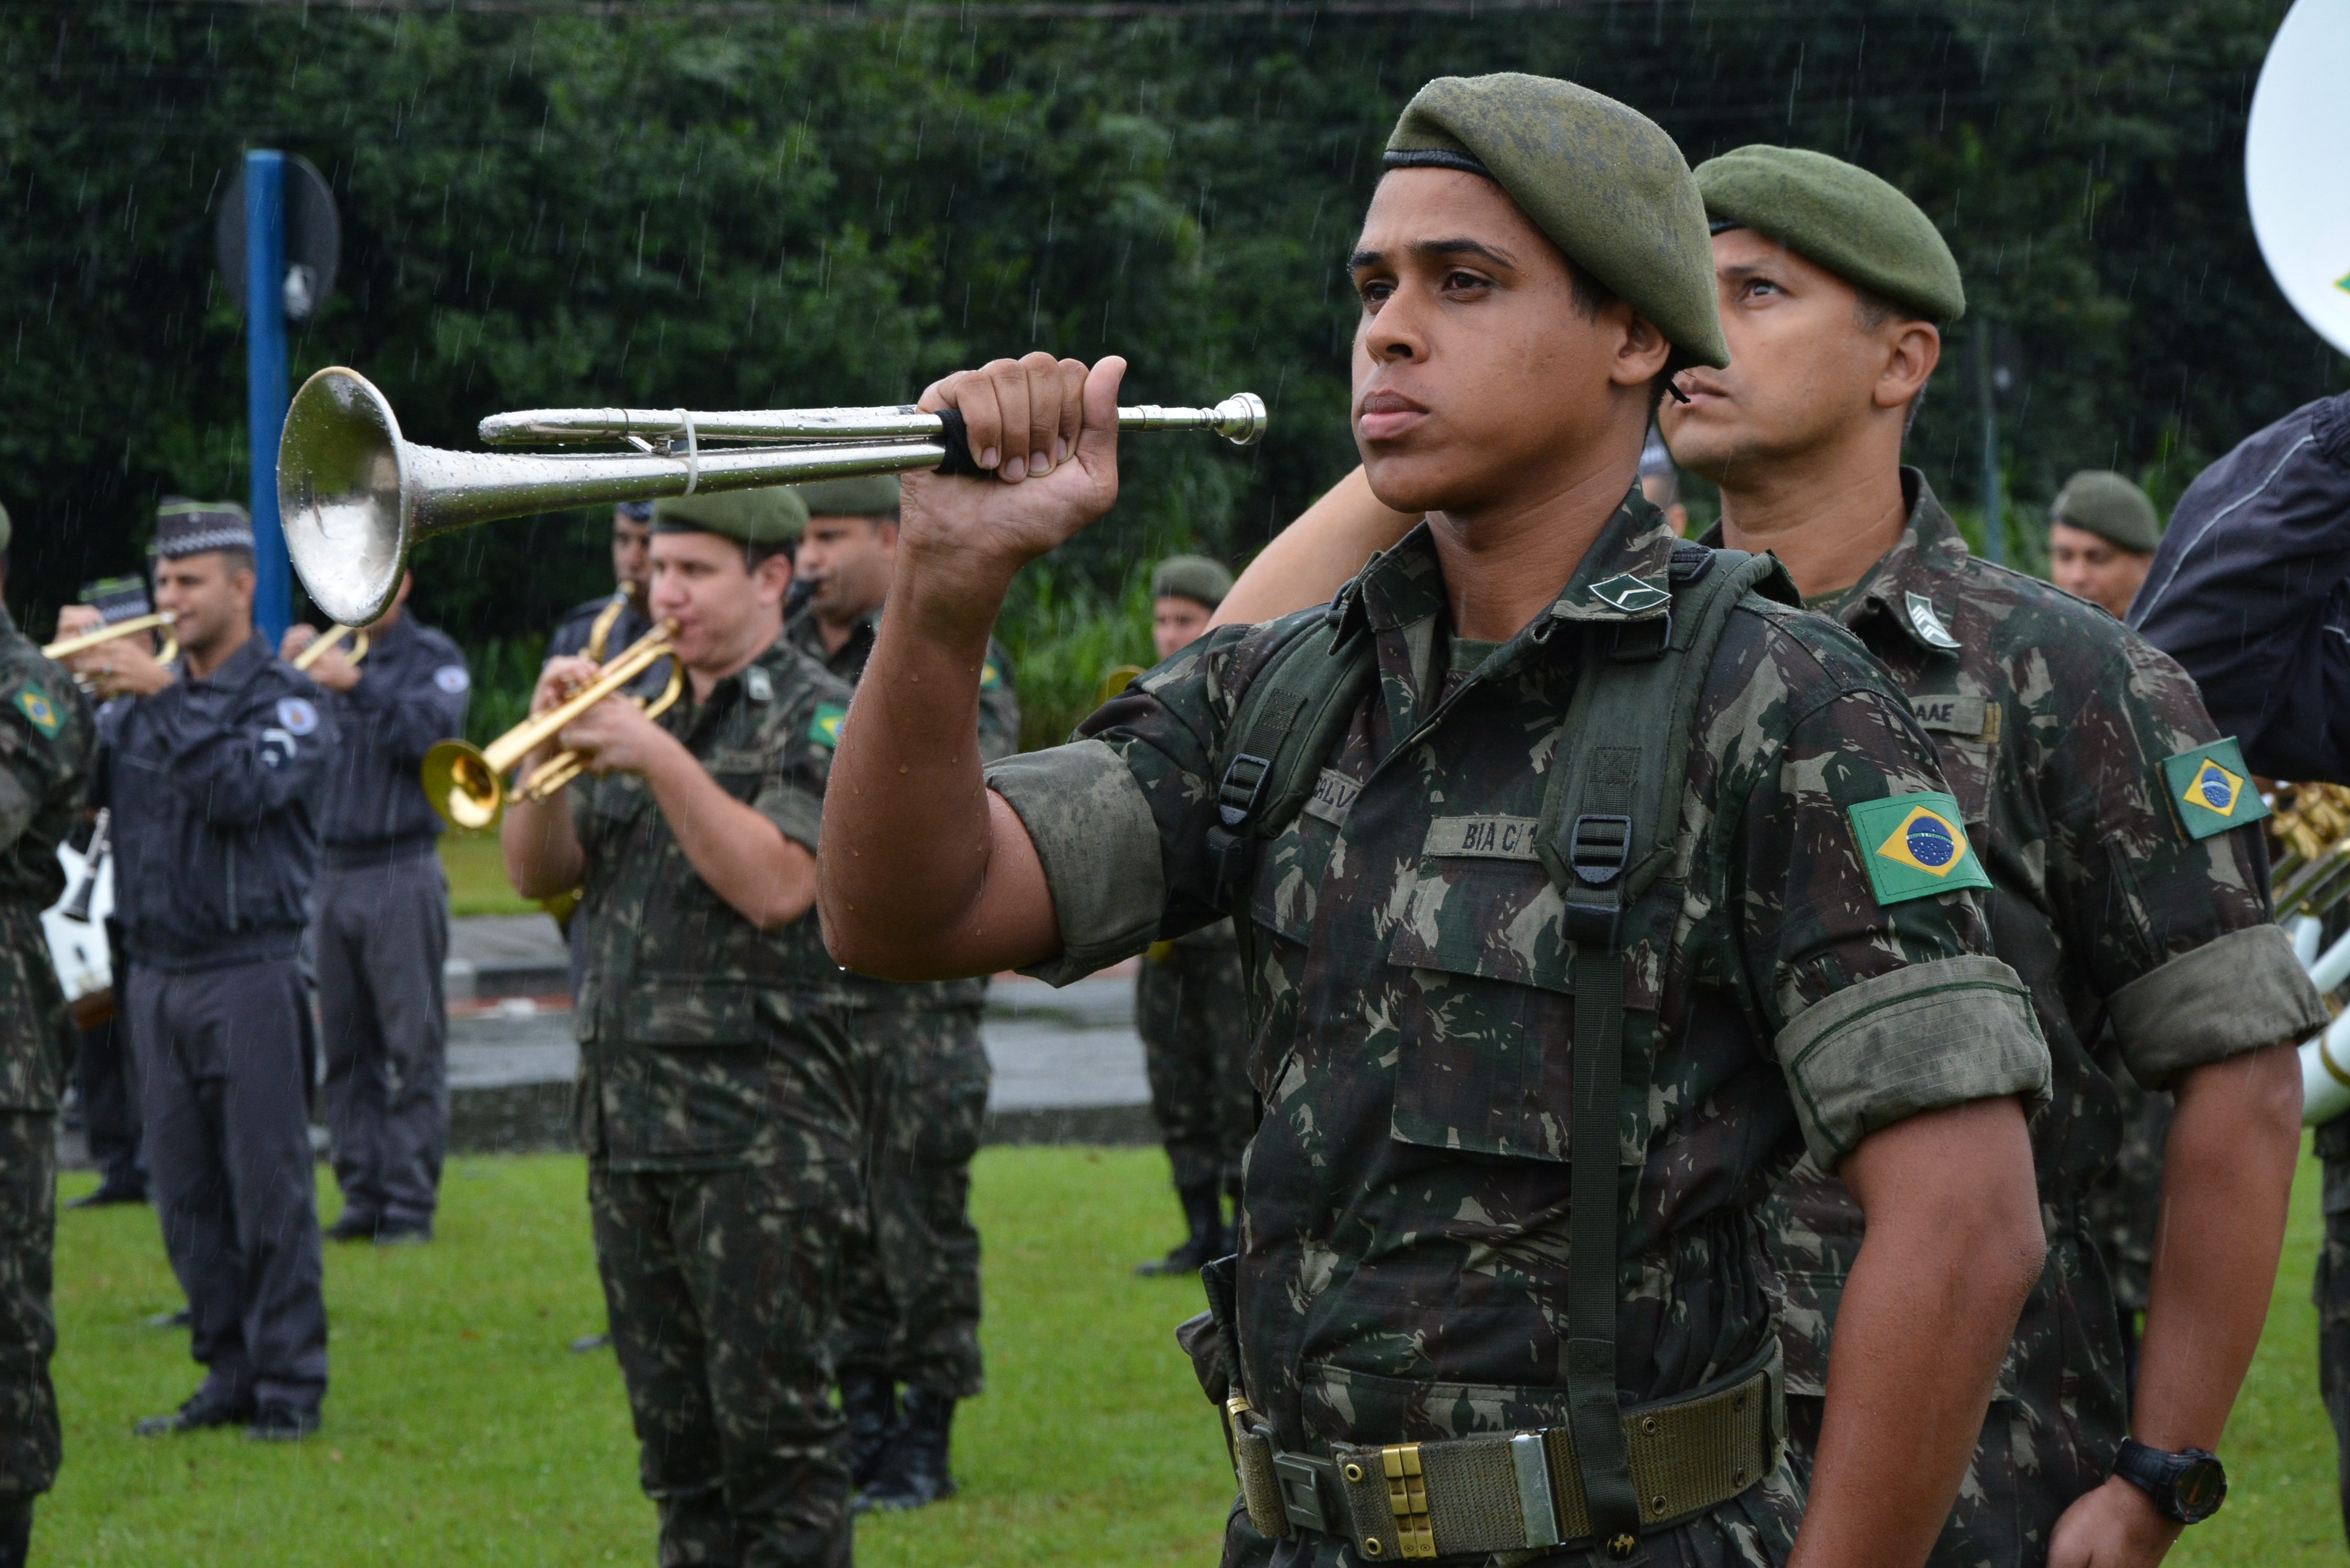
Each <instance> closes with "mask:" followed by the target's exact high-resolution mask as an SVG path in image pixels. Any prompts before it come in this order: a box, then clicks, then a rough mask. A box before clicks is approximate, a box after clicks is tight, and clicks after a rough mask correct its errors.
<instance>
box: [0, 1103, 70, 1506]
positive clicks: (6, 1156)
mask: <svg viewBox="0 0 2350 1568" xmlns="http://www.w3.org/2000/svg"><path fill="white" fill-rule="evenodd" d="M56 1240H57V1117H56V1116H53V1115H51V1114H49V1113H47V1112H46V1111H38V1112H36V1111H8V1110H0V1514H6V1513H11V1512H14V1511H16V1510H17V1509H20V1508H24V1507H26V1506H27V1505H28V1504H30V1503H31V1502H32V1501H33V1500H34V1499H35V1498H36V1497H38V1496H40V1495H41V1493H43V1492H45V1491H47V1490H49V1485H50V1483H51V1482H53V1481H55V1480H57V1461H58V1457H59V1453H60V1445H59V1439H58V1435H57V1390H56V1388H54V1387H53V1386H50V1383H49V1357H50V1356H51V1355H54V1354H55V1353H56V1351H57V1315H56V1314H55V1313H54V1311H52V1309H51V1307H50V1303H49V1292H50V1280H51V1273H52V1266H53V1265H52V1252H53V1251H54V1245H55V1242H56Z"/></svg>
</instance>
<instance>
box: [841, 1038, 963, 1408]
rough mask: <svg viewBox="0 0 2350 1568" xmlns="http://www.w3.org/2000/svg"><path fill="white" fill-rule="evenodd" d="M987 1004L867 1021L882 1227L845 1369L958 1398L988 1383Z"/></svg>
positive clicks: (872, 1156) (870, 1134) (857, 1277)
mask: <svg viewBox="0 0 2350 1568" xmlns="http://www.w3.org/2000/svg"><path fill="white" fill-rule="evenodd" d="M981 1006H982V1004H980V1003H976V1002H973V1003H970V1004H964V1005H954V1006H943V1007H906V1008H889V1009H877V1010H875V1011H873V1012H868V1013H866V1014H864V1015H863V1016H862V1017H861V1018H860V1020H859V1021H858V1029H859V1031H860V1033H861V1035H862V1038H863V1042H864V1044H866V1045H867V1047H868V1050H869V1051H870V1053H871V1055H872V1058H873V1061H874V1063H875V1072H876V1075H877V1078H878V1080H879V1084H878V1092H877V1094H876V1097H875V1104H876V1106H878V1110H877V1114H876V1115H875V1116H874V1118H873V1124H872V1126H871V1127H869V1128H868V1130H867V1139H868V1141H867V1151H868V1152H867V1169H866V1180H867V1184H868V1201H869V1204H870V1214H871V1220H872V1222H871V1225H870V1227H869V1228H868V1231H867V1237H866V1239H865V1240H863V1241H859V1242H858V1243H856V1244H853V1245H852V1246H851V1248H850V1251H849V1259H848V1269H847V1286H846V1288H845V1291H844V1293H843V1296H842V1301H841V1348H840V1363H841V1368H842V1370H843V1371H844V1372H851V1371H854V1372H858V1373H863V1374H865V1375H866V1376H871V1377H875V1378H878V1379H880V1380H881V1381H884V1382H889V1383H898V1384H903V1385H904V1386H907V1387H910V1388H924V1389H928V1390H929V1391H931V1393H933V1394H943V1395H946V1396H947V1397H950V1398H955V1399H968V1398H971V1397H972V1396H974V1395H976V1394H978V1393H979V1391H980V1389H981V1387H982V1386H983V1376H982V1368H981V1366H980V1355H979V1231H978V1229H977V1228H976V1227H975V1226H973V1225H972V1222H971V1161H972V1156H973V1155H975V1154H977V1153H978V1152H979V1139H980V1132H981V1128H982V1126H983V1123H984V1122H985V1120H986V1117H987V1089H988V1080H989V1071H988V1065H987V1048H986V1046H985V1045H984V1044H982V1043H981V1040H980V1033H979V1021H980V1012H981Z"/></svg>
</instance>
